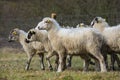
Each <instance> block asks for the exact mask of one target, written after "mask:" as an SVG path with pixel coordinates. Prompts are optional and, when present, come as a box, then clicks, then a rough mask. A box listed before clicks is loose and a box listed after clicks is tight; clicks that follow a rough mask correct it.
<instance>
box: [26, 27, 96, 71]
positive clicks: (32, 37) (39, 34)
mask: <svg viewBox="0 0 120 80" xmlns="http://www.w3.org/2000/svg"><path fill="white" fill-rule="evenodd" d="M43 31H44V30H37V29H30V30H29V31H28V34H27V41H29V42H32V41H40V42H41V41H42V43H43V44H46V43H47V42H46V41H48V43H49V44H47V45H45V47H46V46H49V47H52V46H51V43H50V41H49V39H48V35H44V33H43ZM32 33H35V34H32ZM43 35H44V36H43ZM45 37H47V38H45ZM45 39H46V40H45ZM46 48H47V47H46ZM50 51H51V48H50V50H49V52H50ZM52 52H53V51H52ZM56 54H57V53H53V54H51V53H50V54H48V55H49V56H50V55H51V56H50V57H52V56H53V55H56ZM49 56H47V59H50V57H49ZM56 56H57V58H56V66H58V62H57V61H58V55H56ZM80 56H83V55H80ZM82 58H83V59H85V60H86V61H87V62H90V58H89V57H88V56H84V57H82ZM71 59H72V55H67V61H68V62H67V67H71ZM90 63H91V64H93V65H94V63H93V62H90ZM84 70H87V67H86V66H84Z"/></svg>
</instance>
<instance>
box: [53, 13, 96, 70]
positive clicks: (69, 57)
mask: <svg viewBox="0 0 120 80" xmlns="http://www.w3.org/2000/svg"><path fill="white" fill-rule="evenodd" d="M51 18H53V19H55V20H56V18H57V14H56V13H52V14H51ZM80 26H82V27H83V26H86V25H85V24H84V23H81V24H80V25H79V27H80ZM62 27H63V28H68V29H69V28H73V27H70V26H66V27H65V26H64V25H63V26H62ZM72 57H73V56H72V55H67V67H71V62H72ZM85 59H86V57H85ZM89 60H90V59H89ZM90 64H92V65H94V63H93V62H91V61H90ZM84 70H85V69H84ZM86 70H87V69H86Z"/></svg>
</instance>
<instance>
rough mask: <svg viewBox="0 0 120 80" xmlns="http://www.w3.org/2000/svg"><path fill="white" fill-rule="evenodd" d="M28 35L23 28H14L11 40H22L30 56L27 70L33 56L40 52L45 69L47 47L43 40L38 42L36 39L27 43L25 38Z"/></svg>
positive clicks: (42, 67) (10, 35) (10, 36)
mask: <svg viewBox="0 0 120 80" xmlns="http://www.w3.org/2000/svg"><path fill="white" fill-rule="evenodd" d="M26 35H27V33H26V32H24V31H23V30H20V29H18V28H15V29H13V30H12V31H11V32H10V34H9V42H12V41H17V42H20V44H21V45H22V47H23V48H24V51H25V52H26V54H27V56H28V61H27V65H26V67H25V70H29V66H30V63H31V60H32V57H33V56H34V55H35V54H38V55H39V57H40V63H41V69H42V70H44V69H45V67H44V61H43V59H44V53H45V52H46V51H45V48H44V46H43V44H42V43H41V42H37V41H34V42H32V43H29V44H28V43H26V41H25V39H26Z"/></svg>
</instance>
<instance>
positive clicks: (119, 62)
mask: <svg viewBox="0 0 120 80" xmlns="http://www.w3.org/2000/svg"><path fill="white" fill-rule="evenodd" d="M114 56H115V57H114V59H115V60H116V62H117V65H118V67H119V68H120V59H119V57H118V55H117V54H115V55H114Z"/></svg>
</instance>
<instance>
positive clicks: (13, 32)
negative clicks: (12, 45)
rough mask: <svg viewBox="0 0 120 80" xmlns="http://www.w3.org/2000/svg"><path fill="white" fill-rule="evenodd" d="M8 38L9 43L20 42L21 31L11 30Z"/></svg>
mask: <svg viewBox="0 0 120 80" xmlns="http://www.w3.org/2000/svg"><path fill="white" fill-rule="evenodd" d="M8 38H9V42H12V41H18V40H19V29H18V28H15V29H13V30H11V31H10V34H9V37H8Z"/></svg>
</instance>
